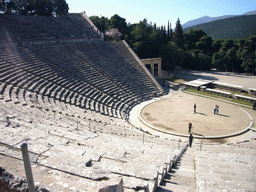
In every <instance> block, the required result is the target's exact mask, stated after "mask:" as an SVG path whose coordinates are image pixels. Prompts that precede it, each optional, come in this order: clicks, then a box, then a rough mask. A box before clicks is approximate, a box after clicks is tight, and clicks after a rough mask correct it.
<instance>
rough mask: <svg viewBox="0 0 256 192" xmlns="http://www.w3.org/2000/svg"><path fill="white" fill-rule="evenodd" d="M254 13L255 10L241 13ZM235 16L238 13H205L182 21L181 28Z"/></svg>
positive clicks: (255, 12)
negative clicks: (210, 15) (211, 15)
mask: <svg viewBox="0 0 256 192" xmlns="http://www.w3.org/2000/svg"><path fill="white" fill-rule="evenodd" d="M255 14H256V10H254V11H248V12H246V13H244V14H242V15H255ZM235 16H239V15H222V16H219V17H209V16H207V15H205V16H203V17H200V18H197V19H193V20H190V21H188V22H186V23H184V24H183V25H182V27H183V29H185V28H188V27H192V26H194V25H200V24H203V23H207V22H211V21H216V20H220V19H226V18H229V17H235Z"/></svg>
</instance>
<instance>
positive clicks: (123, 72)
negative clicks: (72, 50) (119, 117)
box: [77, 42, 157, 97]
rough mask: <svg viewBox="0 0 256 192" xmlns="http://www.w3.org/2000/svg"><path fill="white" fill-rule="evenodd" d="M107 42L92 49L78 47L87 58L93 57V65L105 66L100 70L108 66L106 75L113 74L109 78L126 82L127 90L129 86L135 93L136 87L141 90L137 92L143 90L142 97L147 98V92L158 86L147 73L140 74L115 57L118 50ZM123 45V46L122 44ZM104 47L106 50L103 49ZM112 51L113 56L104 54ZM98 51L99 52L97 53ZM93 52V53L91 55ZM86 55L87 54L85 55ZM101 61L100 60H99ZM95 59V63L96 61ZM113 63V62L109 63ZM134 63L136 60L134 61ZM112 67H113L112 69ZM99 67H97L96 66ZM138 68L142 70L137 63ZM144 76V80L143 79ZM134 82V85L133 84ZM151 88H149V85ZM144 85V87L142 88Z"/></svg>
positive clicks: (122, 59) (95, 44) (129, 64)
mask: <svg viewBox="0 0 256 192" xmlns="http://www.w3.org/2000/svg"><path fill="white" fill-rule="evenodd" d="M106 44H107V42H97V43H94V44H93V45H90V46H93V47H92V48H91V49H89V48H90V47H86V46H84V47H82V46H77V49H79V50H80V51H82V52H83V53H86V56H89V57H91V58H92V59H91V61H92V63H99V64H101V63H102V64H103V65H101V66H100V68H99V69H100V70H104V69H105V66H106V65H107V66H108V68H107V69H108V70H107V71H104V72H106V73H109V72H111V74H110V75H109V76H113V75H114V76H115V78H119V77H120V78H119V79H120V81H121V82H125V85H126V84H127V85H126V88H127V86H128V88H129V89H132V90H133V91H136V90H135V89H133V87H134V85H136V86H135V88H140V89H137V92H138V93H139V92H141V91H140V90H143V91H142V92H143V93H144V95H142V93H140V94H141V96H142V97H147V92H152V90H151V87H154V88H155V87H156V86H152V85H153V84H152V81H149V77H148V76H147V75H146V74H145V72H143V73H142V72H140V73H138V72H137V70H135V68H134V67H132V66H131V63H127V62H126V61H125V60H124V58H123V57H120V56H119V57H115V56H114V57H113V55H114V53H115V52H116V51H117V50H114V49H112V48H111V47H110V46H109V45H108V44H107V45H106ZM120 45H121V44H120ZM102 47H104V48H102ZM107 49H109V50H111V51H109V52H112V54H110V55H109V54H107V53H104V51H105V50H107ZM96 50H97V51H96ZM90 52H91V53H90ZM84 55H85V54H84ZM97 57H99V58H101V59H99V58H97ZM94 59H95V61H94ZM98 60H100V61H104V62H100V61H98ZM108 61H111V62H108ZM133 61H134V59H133ZM111 66H112V67H111ZM95 67H97V66H95ZM136 67H137V68H139V69H140V70H141V67H139V64H138V63H136ZM116 71H118V73H116ZM127 71H129V73H127ZM142 76H143V78H142ZM126 77H127V78H128V79H131V80H132V81H125V78H126ZM131 82H132V83H131ZM146 82H149V83H148V84H149V85H150V86H147V83H146ZM142 85H143V86H142ZM156 90H157V89H156Z"/></svg>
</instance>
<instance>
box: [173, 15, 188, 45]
mask: <svg viewBox="0 0 256 192" xmlns="http://www.w3.org/2000/svg"><path fill="white" fill-rule="evenodd" d="M172 41H173V42H175V43H176V44H177V46H178V47H179V48H181V49H184V42H185V41H184V35H183V29H182V26H181V24H180V19H179V18H178V20H177V22H176V27H175V31H174V34H173V38H172Z"/></svg>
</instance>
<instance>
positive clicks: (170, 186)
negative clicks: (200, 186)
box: [157, 147, 196, 192]
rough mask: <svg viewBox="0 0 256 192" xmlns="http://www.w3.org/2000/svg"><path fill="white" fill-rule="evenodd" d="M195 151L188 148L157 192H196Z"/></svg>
mask: <svg viewBox="0 0 256 192" xmlns="http://www.w3.org/2000/svg"><path fill="white" fill-rule="evenodd" d="M195 174H196V171H195V159H194V149H193V148H190V147H188V148H187V150H186V151H185V153H183V155H182V156H181V158H180V159H179V160H178V161H177V163H176V164H175V165H174V167H173V168H172V169H171V172H169V173H168V174H167V175H166V177H165V179H164V181H163V182H162V183H161V185H160V186H159V187H158V189H157V192H168V191H173V192H186V191H191V192H193V191H196V178H195Z"/></svg>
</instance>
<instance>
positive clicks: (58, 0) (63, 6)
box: [54, 0, 69, 16]
mask: <svg viewBox="0 0 256 192" xmlns="http://www.w3.org/2000/svg"><path fill="white" fill-rule="evenodd" d="M68 10H69V7H68V4H67V2H66V0H55V1H54V11H55V13H56V15H57V16H61V15H66V14H68Z"/></svg>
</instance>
